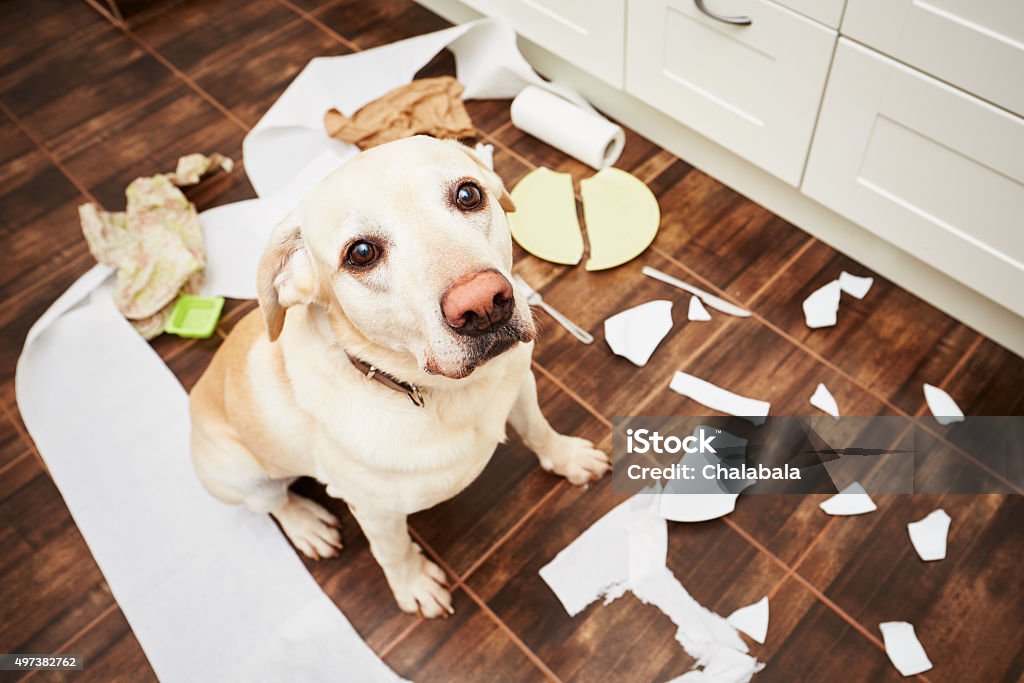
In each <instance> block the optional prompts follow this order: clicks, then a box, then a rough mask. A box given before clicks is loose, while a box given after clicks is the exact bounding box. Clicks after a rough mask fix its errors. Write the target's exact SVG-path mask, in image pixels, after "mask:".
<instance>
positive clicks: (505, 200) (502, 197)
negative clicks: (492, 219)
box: [445, 140, 516, 213]
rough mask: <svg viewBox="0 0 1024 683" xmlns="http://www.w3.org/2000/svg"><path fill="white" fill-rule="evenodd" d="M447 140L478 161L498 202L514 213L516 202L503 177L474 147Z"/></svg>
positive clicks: (485, 179) (481, 171)
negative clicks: (490, 166)
mask: <svg viewBox="0 0 1024 683" xmlns="http://www.w3.org/2000/svg"><path fill="white" fill-rule="evenodd" d="M445 142H447V143H449V144H452V145H455V146H457V147H458V148H459V149H461V150H462V151H463V152H465V153H466V156H468V157H469V158H470V159H472V160H473V161H474V162H476V165H477V166H479V167H480V175H481V177H482V179H483V181H484V184H485V185H486V186H487V189H488V190H490V191H491V193H492V194H494V196H495V197H497V198H498V204H499V205H500V206H501V208H502V209H503V210H504V211H505V213H512V212H513V211H515V210H516V205H515V202H513V201H512V197H511V196H509V193H508V191H507V190H506V189H505V183H503V182H502V180H501V177H500V176H499V175H498V174H497V173H495V172H494V170H493V169H491V168H489V167H488V166H487V164H485V163H484V162H483V161H481V160H480V157H478V156H477V155H476V151H474V150H473V148H472V147H467V146H466V145H464V144H462V143H461V142H458V141H457V140H445Z"/></svg>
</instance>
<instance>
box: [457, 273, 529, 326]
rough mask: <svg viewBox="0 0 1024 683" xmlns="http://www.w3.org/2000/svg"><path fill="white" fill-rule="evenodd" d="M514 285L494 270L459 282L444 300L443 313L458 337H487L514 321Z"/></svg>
mask: <svg viewBox="0 0 1024 683" xmlns="http://www.w3.org/2000/svg"><path fill="white" fill-rule="evenodd" d="M514 306H515V301H514V298H513V295H512V285H511V284H509V281H508V280H506V279H505V276H504V275H502V274H501V273H498V272H497V271H494V270H480V271H477V272H475V273H470V274H469V275H465V276H463V277H461V278H459V279H458V280H456V281H455V282H454V283H453V284H452V286H451V287H449V288H448V291H447V292H445V293H444V296H443V297H441V313H442V314H443V315H444V319H445V320H446V321H447V322H448V325H449V326H451V327H452V329H454V330H455V331H456V332H458V333H459V334H466V335H477V334H484V333H485V332H489V331H490V330H492V329H494V328H495V327H497V326H498V325H502V324H504V323H506V322H508V319H509V318H511V317H512V309H513V307H514Z"/></svg>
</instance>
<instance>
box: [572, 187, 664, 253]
mask: <svg viewBox="0 0 1024 683" xmlns="http://www.w3.org/2000/svg"><path fill="white" fill-rule="evenodd" d="M580 197H581V199H582V201H583V222H584V223H586V226H587V239H588V240H589V241H590V258H588V259H587V263H586V269H587V270H607V269H608V268H614V267H616V266H621V265H622V264H623V263H626V262H627V261H631V260H632V259H634V258H636V257H637V256H639V255H640V254H642V253H643V252H644V250H645V249H647V247H649V246H650V244H651V242H653V241H654V237H655V236H656V235H657V234H658V225H659V224H660V223H661V209H660V208H659V207H658V200H657V198H656V197H655V196H654V193H653V192H651V189H650V188H649V187H647V185H645V184H644V182H643V181H642V180H640V179H639V178H637V177H636V176H635V175H633V174H631V173H626V172H625V171H623V170H620V169H617V168H606V169H604V170H602V171H598V172H597V173H595V174H594V175H593V176H591V177H589V178H585V179H583V180H581V181H580Z"/></svg>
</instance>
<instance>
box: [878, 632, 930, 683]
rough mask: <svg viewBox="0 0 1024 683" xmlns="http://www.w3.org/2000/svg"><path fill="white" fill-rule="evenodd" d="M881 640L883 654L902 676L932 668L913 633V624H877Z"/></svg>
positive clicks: (912, 674)
mask: <svg viewBox="0 0 1024 683" xmlns="http://www.w3.org/2000/svg"><path fill="white" fill-rule="evenodd" d="M878 628H879V629H880V630H881V631H882V639H883V640H884V641H885V653H886V654H887V655H889V661H891V662H892V665H893V666H894V667H896V670H897V671H899V672H900V673H901V674H903V675H904V676H914V675H916V674H919V673H923V672H925V671H928V670H929V669H931V668H932V663H931V660H929V659H928V655H927V653H925V651H924V647H922V646H921V641H919V640H918V639H917V634H916V633H914V626H913V624H908V623H907V622H905V621H887V622H885V623H883V624H879V625H878Z"/></svg>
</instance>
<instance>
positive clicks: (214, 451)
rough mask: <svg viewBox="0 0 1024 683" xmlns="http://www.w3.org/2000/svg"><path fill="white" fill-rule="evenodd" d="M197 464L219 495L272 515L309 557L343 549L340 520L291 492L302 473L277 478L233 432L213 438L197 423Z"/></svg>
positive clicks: (206, 483) (205, 482) (204, 481)
mask: <svg viewBox="0 0 1024 683" xmlns="http://www.w3.org/2000/svg"><path fill="white" fill-rule="evenodd" d="M192 462H193V464H194V465H195V471H196V474H197V475H198V477H199V481H200V482H201V483H202V484H203V486H204V487H206V490H207V491H209V492H210V493H211V494H212V495H213V496H214V497H215V498H219V499H220V500H222V501H224V502H225V503H231V504H235V505H244V506H245V507H247V508H249V509H250V510H252V511H253V512H261V513H270V514H271V515H273V517H274V519H276V520H277V521H278V523H279V524H280V525H281V529H282V530H283V531H284V533H285V536H287V537H288V539H289V540H290V541H291V542H292V544H293V545H294V546H295V547H296V548H298V549H299V551H300V552H301V553H302V554H303V555H305V556H306V557H310V558H313V559H315V560H319V559H321V558H325V557H334V556H336V555H337V554H338V551H339V550H341V533H340V531H339V530H340V528H341V523H340V522H339V521H338V518H337V517H335V516H334V515H332V514H331V513H330V512H328V511H327V509H325V508H324V507H323V506H321V505H319V504H318V503H315V502H313V501H312V500H309V499H308V498H304V497H303V496H300V495H298V494H296V493H293V492H291V491H289V490H288V487H289V486H291V484H292V482H294V481H295V479H296V478H297V477H272V476H270V475H269V474H267V472H266V471H265V470H264V469H263V468H262V467H261V466H260V465H259V463H258V462H257V461H256V459H255V458H254V457H253V456H252V454H251V453H250V452H249V450H248V449H247V448H245V446H244V445H242V444H241V443H240V442H239V441H238V440H237V439H236V438H234V437H233V436H231V435H229V434H218V436H217V437H216V438H214V437H211V436H209V435H208V434H207V433H206V432H205V431H204V430H202V429H201V428H197V427H196V425H195V424H194V425H193V429H192Z"/></svg>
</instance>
